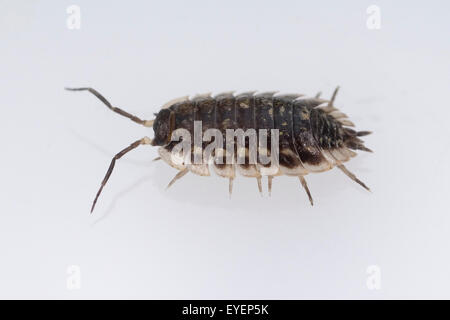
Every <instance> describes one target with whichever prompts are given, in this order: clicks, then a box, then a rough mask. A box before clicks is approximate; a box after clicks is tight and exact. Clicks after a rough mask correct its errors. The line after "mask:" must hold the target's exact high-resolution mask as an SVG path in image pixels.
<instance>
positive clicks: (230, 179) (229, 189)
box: [228, 178, 234, 199]
mask: <svg viewBox="0 0 450 320" xmlns="http://www.w3.org/2000/svg"><path fill="white" fill-rule="evenodd" d="M233 180H234V178H229V180H228V193H229V194H230V199H231V194H232V193H233Z"/></svg>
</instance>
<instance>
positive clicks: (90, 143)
mask: <svg viewBox="0 0 450 320" xmlns="http://www.w3.org/2000/svg"><path fill="white" fill-rule="evenodd" d="M71 4H77V5H79V6H80V8H81V19H82V20H81V29H80V30H69V29H67V27H66V18H67V13H66V8H67V7H68V6H69V5H71ZM371 4H376V5H378V6H379V7H380V9H381V29H380V30H369V29H368V28H367V27H366V19H367V14H366V8H367V7H368V6H369V5H371ZM0 9H1V10H0V19H1V20H0V21H1V27H0V39H1V41H0V52H1V64H0V68H1V73H0V74H1V76H0V98H1V102H0V106H1V111H2V112H1V115H2V120H3V121H2V124H1V126H0V139H1V145H0V146H1V153H2V158H1V160H0V161H1V166H0V170H1V180H0V188H1V189H0V193H1V202H0V209H1V210H0V252H1V263H0V297H1V298H64V299H67V298H187V299H189V298H211V299H215V298H274V299H278V298H363V299H367V298H375V299H378V298H450V294H449V286H450V276H449V269H450V259H449V240H450V235H449V222H450V216H449V213H448V211H449V210H448V206H449V205H448V196H449V179H450V169H449V160H450V159H449V158H450V151H449V146H450V142H449V133H450V128H449V116H450V111H449V110H450V105H449V102H448V101H449V98H448V94H449V91H448V90H449V84H450V81H449V80H450V79H449V75H450V68H449V67H450V63H449V54H450V52H449V49H450V45H449V41H448V34H449V29H450V28H449V27H450V22H449V19H448V12H449V10H450V7H449V3H448V2H445V1H428V2H427V3H426V4H425V3H424V2H422V1H417V2H412V1H395V4H394V3H393V1H375V2H368V1H346V2H345V3H341V2H339V3H338V2H336V1H326V2H325V1H323V2H314V4H313V2H311V1H307V2H304V3H301V2H300V1H276V2H275V1H266V2H262V1H255V2H251V1H247V2H245V3H243V2H242V1H226V2H222V3H220V4H219V2H216V1H214V2H213V1H189V4H188V2H183V1H177V2H168V1H167V2H162V1H160V2H153V3H148V4H144V1H142V2H139V3H138V2H133V3H131V2H125V1H116V2H112V1H95V2H93V1H70V2H69V1H58V2H57V1H0ZM336 85H341V92H340V94H339V96H338V98H337V103H336V104H337V106H338V107H340V108H341V109H342V111H343V112H345V113H347V114H348V115H349V116H350V118H351V120H352V121H354V122H355V123H356V125H357V129H360V130H372V131H374V134H373V135H371V136H368V137H367V138H366V139H365V141H366V145H367V146H368V147H370V148H371V149H373V150H374V151H375V153H374V154H364V153H360V156H358V157H357V158H356V159H354V160H352V161H351V162H350V163H349V164H348V165H347V167H348V168H349V169H350V170H351V171H353V172H355V174H356V175H357V176H358V177H359V178H361V180H363V181H364V182H366V183H367V184H368V185H369V186H370V187H371V188H372V190H373V192H372V193H369V192H366V191H365V190H363V189H362V188H361V187H360V186H358V185H357V184H355V183H354V182H352V181H351V180H350V179H348V178H347V177H346V176H345V175H343V174H342V173H341V172H339V171H338V170H333V171H330V172H327V173H322V174H316V175H311V176H308V177H307V180H308V183H309V186H310V189H311V192H312V194H313V197H314V200H315V205H314V207H311V206H310V205H309V202H308V200H307V197H306V195H305V193H304V191H303V190H301V187H300V184H299V181H298V180H296V179H294V178H287V177H282V178H276V179H275V180H274V190H273V194H272V197H271V198H268V197H264V198H261V197H260V196H259V194H258V192H257V187H256V181H254V180H249V179H246V178H238V179H237V180H236V181H235V185H234V194H233V197H232V199H231V200H229V199H228V191H227V190H228V184H227V181H226V180H225V179H221V178H219V177H215V176H213V177H209V178H202V177H197V176H192V175H188V176H186V177H185V178H183V179H182V180H181V181H179V182H177V183H176V185H174V186H173V187H172V188H171V189H169V190H168V191H166V190H165V186H166V184H167V183H168V181H169V180H170V179H171V178H172V176H173V175H174V174H175V170H174V169H172V168H170V167H168V166H167V165H165V164H164V163H162V162H158V163H152V162H151V159H153V158H154V157H155V156H156V149H154V148H151V147H147V146H145V147H142V148H141V149H139V150H136V151H135V152H133V153H130V154H128V155H127V156H126V157H125V158H123V159H122V160H120V161H119V162H118V163H117V165H116V169H115V172H114V173H113V175H112V178H111V179H110V182H109V183H108V185H107V186H106V188H105V189H104V192H103V195H102V196H101V198H100V200H99V203H98V206H97V208H96V211H95V212H94V214H93V215H92V216H90V215H89V208H90V205H91V201H92V200H93V197H94V195H95V192H96V191H97V188H98V186H99V184H100V181H101V179H102V178H103V176H104V174H105V172H106V169H107V166H108V165H109V162H110V160H111V157H112V156H113V155H114V154H115V153H116V152H118V151H120V150H121V149H122V148H124V147H126V146H127V145H128V144H129V143H131V142H132V141H134V140H136V139H138V138H140V137H142V136H144V135H147V134H148V135H150V136H152V134H153V131H152V130H148V129H145V128H143V127H139V126H138V125H135V124H134V123H132V122H131V121H129V120H127V119H124V118H122V117H120V116H118V115H117V114H114V113H112V112H110V111H109V110H107V109H106V108H105V107H104V106H103V105H102V104H101V103H100V102H99V101H98V100H96V99H95V98H94V97H93V96H91V95H89V94H88V93H86V92H79V93H73V92H66V91H64V90H63V87H65V86H92V87H95V88H96V89H98V90H99V91H100V92H101V93H103V94H104V95H105V96H106V97H107V98H108V99H109V100H110V101H111V102H112V103H113V104H114V105H116V106H120V107H123V108H124V109H125V110H127V111H129V112H131V113H134V114H136V115H138V116H141V117H142V118H152V114H153V113H154V112H157V111H158V110H159V107H160V106H161V105H162V104H164V103H165V102H166V101H168V100H170V99H172V98H174V97H178V96H183V95H185V94H195V93H203V92H208V91H213V92H220V91H224V90H230V89H236V90H240V91H243V90H253V89H255V90H281V91H283V92H300V93H306V94H309V95H313V94H315V93H316V91H318V90H322V91H323V92H324V95H325V96H329V95H331V93H332V90H333V89H334V87H335V86H336ZM264 183H265V184H266V181H264ZM265 188H266V185H265ZM70 265H78V266H79V267H80V268H81V288H80V289H79V290H68V289H67V288H66V279H67V277H68V275H67V273H66V271H67V267H68V266H70ZM370 265H377V266H379V267H380V270H381V290H369V289H368V288H367V286H366V280H367V277H368V275H367V274H366V269H367V267H368V266H370Z"/></svg>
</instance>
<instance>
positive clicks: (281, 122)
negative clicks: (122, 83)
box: [69, 88, 371, 211]
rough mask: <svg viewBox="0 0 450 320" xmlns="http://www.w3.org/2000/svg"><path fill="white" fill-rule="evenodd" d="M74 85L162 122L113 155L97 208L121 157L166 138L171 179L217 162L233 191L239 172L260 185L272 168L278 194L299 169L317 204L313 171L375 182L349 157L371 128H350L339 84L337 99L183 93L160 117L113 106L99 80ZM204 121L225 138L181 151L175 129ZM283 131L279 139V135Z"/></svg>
mask: <svg viewBox="0 0 450 320" xmlns="http://www.w3.org/2000/svg"><path fill="white" fill-rule="evenodd" d="M69 90H76V91H81V90H87V91H90V92H91V93H93V94H94V95H96V96H97V97H98V98H99V99H100V100H102V101H103V102H104V103H105V104H106V106H107V107H108V108H110V109H111V110H113V111H115V112H117V113H119V114H121V115H122V116H125V117H127V118H130V119H131V120H133V121H134V122H137V123H139V124H142V125H144V126H147V127H153V130H154V138H153V139H150V138H148V137H145V138H143V139H140V140H137V141H135V142H134V143H133V144H131V145H130V146H129V147H127V148H125V149H124V150H122V151H121V152H119V153H118V154H117V155H116V156H115V157H114V158H113V160H112V162H111V165H110V168H109V169H108V172H107V174H106V176H105V178H104V180H103V181H102V184H101V187H100V190H99V191H98V193H97V196H96V198H95V200H94V203H93V205H92V210H93V209H94V206H95V203H96V201H97V198H98V196H99V195H100V193H101V191H102V189H103V187H104V185H105V184H106V182H107V180H108V178H109V176H110V175H111V173H112V169H113V168H114V164H115V161H116V160H117V159H119V158H120V157H122V156H123V155H124V154H125V153H127V152H128V151H130V150H132V149H134V148H136V147H137V146H139V145H143V144H150V145H152V146H159V149H158V152H159V158H158V159H162V160H164V161H165V162H167V163H168V164H169V165H170V166H172V167H174V168H176V169H177V170H178V173H177V175H176V176H175V177H174V179H172V181H171V182H170V183H169V186H170V185H172V184H173V183H174V182H175V181H176V180H178V179H180V178H181V177H182V176H184V175H185V174H186V173H188V172H192V173H194V174H197V175H201V176H208V175H210V168H211V167H212V168H213V170H214V172H215V173H216V174H218V175H219V176H222V177H225V178H228V179H229V192H230V194H231V191H232V186H233V180H234V178H235V177H236V175H237V173H240V174H241V175H243V176H245V177H252V178H255V179H256V181H257V184H258V188H259V190H260V192H261V191H262V190H261V189H262V188H261V178H262V177H263V176H267V177H268V188H269V194H270V192H271V188H272V179H273V178H274V177H275V176H280V175H287V176H296V177H298V178H299V180H300V182H301V185H302V186H303V187H304V189H305V190H306V192H307V194H308V197H309V200H310V202H311V204H313V200H312V197H311V194H310V192H309V189H308V186H307V184H306V180H305V178H304V177H305V175H307V174H308V173H313V172H323V171H326V170H330V169H332V168H333V167H338V168H339V169H341V170H342V171H343V172H344V173H345V174H346V175H347V176H349V177H350V178H351V179H353V180H354V181H356V182H357V183H359V184H360V185H361V186H363V187H364V188H366V189H367V190H369V188H368V187H367V186H366V185H365V184H364V183H363V182H361V181H360V180H359V179H357V178H356V176H355V175H354V174H353V173H351V172H350V171H348V169H347V168H346V167H345V166H344V164H343V163H344V162H346V161H348V160H349V159H350V158H352V157H354V156H356V153H355V152H354V150H363V151H371V150H370V149H368V148H366V147H365V146H364V143H363V141H362V140H361V139H360V138H359V137H360V136H364V135H367V134H369V133H370V132H369V131H355V130H353V129H351V128H349V127H352V126H354V125H353V123H352V122H351V121H350V120H349V119H348V118H347V116H346V115H345V114H344V113H342V112H340V111H339V110H338V109H337V108H336V107H335V106H334V100H335V97H336V94H337V91H338V88H337V89H336V90H335V92H334V93H333V96H332V98H331V99H330V100H325V99H321V98H320V94H318V95H316V96H315V97H305V96H303V95H297V94H295V95H294V94H289V95H279V94H276V93H275V92H264V93H255V92H245V93H241V94H238V95H235V94H233V93H231V92H229V93H223V94H218V95H215V96H211V95H210V94H204V95H197V96H195V97H193V98H189V97H183V98H179V99H175V100H173V101H171V102H169V103H167V104H166V105H164V106H163V107H162V108H161V109H160V111H159V112H158V113H157V114H156V118H155V119H154V120H141V119H139V118H138V117H136V116H133V115H131V114H129V113H128V112H126V111H123V110H122V109H119V108H116V107H113V106H112V105H111V104H110V103H109V102H108V101H107V100H106V99H105V98H104V97H103V96H102V95H100V94H99V93H98V92H97V91H95V90H94V89H92V88H76V89H69ZM196 123H200V124H201V129H200V131H201V132H200V136H202V135H205V133H206V132H208V130H211V129H214V130H215V131H216V132H218V133H219V136H217V135H216V136H215V138H214V139H212V140H210V141H215V142H217V141H216V140H220V141H222V140H223V141H224V142H225V144H224V145H220V146H219V147H218V148H215V149H212V151H211V152H209V153H206V152H205V151H207V149H208V142H207V141H205V140H201V141H200V143H194V141H191V140H189V144H188V149H189V151H191V154H190V155H189V157H186V156H185V155H184V154H183V155H180V153H179V150H177V152H174V151H175V149H176V147H177V146H178V145H179V144H180V141H182V140H183V138H182V139H179V140H174V139H173V137H174V136H175V135H174V133H175V132H177V131H180V130H184V132H185V133H189V134H190V135H191V136H195V135H196V134H198V133H196V132H195V129H196V127H195V124H196ZM238 130H241V131H239V132H244V133H248V132H250V133H257V134H256V138H255V139H253V140H252V139H251V137H250V135H248V136H244V140H242V142H243V143H241V144H239V143H236V140H237V137H238V135H236V134H235V135H229V133H230V132H237V131H238ZM261 132H265V135H264V137H265V138H266V143H265V144H264V145H263V146H262V144H261V142H262V141H261V140H262V138H261V135H259V134H258V133H261ZM220 135H221V136H222V137H220ZM275 136H276V140H274V137H275ZM230 137H231V139H230ZM218 138H220V139H218ZM222 138H223V139H222ZM245 138H247V139H245ZM194 140H195V139H194ZM230 140H231V141H230ZM185 142H186V141H185ZM230 145H231V147H230ZM274 145H275V146H276V148H275V150H274ZM216 147H217V146H216ZM230 151H231V152H230ZM252 151H254V152H253V153H252ZM230 154H231V155H230ZM260 154H266V155H269V156H272V155H275V154H276V157H274V158H273V157H272V158H271V159H272V161H270V162H269V163H267V162H264V163H263V162H262V161H261V156H260ZM196 155H199V158H200V159H201V161H193V160H194V158H195V156H196ZM252 155H253V156H252ZM239 159H242V161H239ZM273 159H276V161H273ZM92 210H91V211H92Z"/></svg>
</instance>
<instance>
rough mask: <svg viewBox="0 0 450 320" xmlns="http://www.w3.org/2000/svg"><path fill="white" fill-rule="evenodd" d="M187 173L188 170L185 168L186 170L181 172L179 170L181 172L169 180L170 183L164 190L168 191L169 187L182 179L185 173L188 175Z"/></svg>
mask: <svg viewBox="0 0 450 320" xmlns="http://www.w3.org/2000/svg"><path fill="white" fill-rule="evenodd" d="M188 172H189V170H188V169H187V168H186V169H183V170H181V171H179V172H178V173H177V174H176V176H175V177H173V179H172V180H170V182H169V184H168V185H167V187H166V189H168V188H169V187H170V186H171V185H173V184H174V183H175V182H176V181H177V180H178V179H181V178H182V177H184V175H185V174H186V173H188Z"/></svg>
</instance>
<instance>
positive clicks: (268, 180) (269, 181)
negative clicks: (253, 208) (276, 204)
mask: <svg viewBox="0 0 450 320" xmlns="http://www.w3.org/2000/svg"><path fill="white" fill-rule="evenodd" d="M272 180H273V176H267V188H268V189H269V197H270V196H271V195H272Z"/></svg>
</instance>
